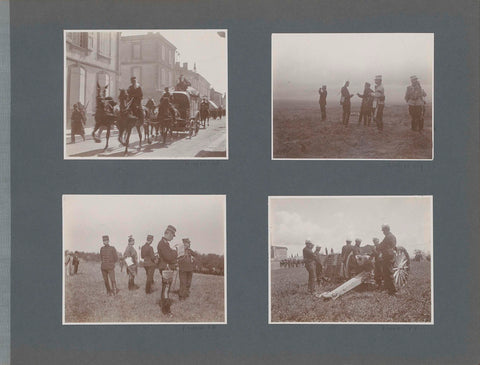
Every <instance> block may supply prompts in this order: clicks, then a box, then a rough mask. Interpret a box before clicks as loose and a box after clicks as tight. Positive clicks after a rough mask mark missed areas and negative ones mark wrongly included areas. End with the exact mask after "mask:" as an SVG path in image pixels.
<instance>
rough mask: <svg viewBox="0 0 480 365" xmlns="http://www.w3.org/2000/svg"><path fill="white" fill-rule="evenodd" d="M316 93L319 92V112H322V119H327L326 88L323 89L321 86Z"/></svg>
mask: <svg viewBox="0 0 480 365" xmlns="http://www.w3.org/2000/svg"><path fill="white" fill-rule="evenodd" d="M318 93H319V94H320V99H319V100H318V103H319V104H320V112H321V113H322V120H325V119H327V109H326V106H327V89H324V88H323V87H322V88H321V89H319V90H318Z"/></svg>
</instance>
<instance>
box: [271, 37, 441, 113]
mask: <svg viewBox="0 0 480 365" xmlns="http://www.w3.org/2000/svg"><path fill="white" fill-rule="evenodd" d="M432 73H433V34H432V33H403V34H402V33H344V34H340V33H339V34H319V33H310V34H273V35H272V79H273V97H274V100H279V99H291V100H310V99H311V100H315V101H317V102H318V89H319V88H320V87H321V86H322V85H327V91H328V92H329V93H328V97H327V105H328V104H330V105H339V101H340V94H339V92H340V89H341V87H342V86H343V85H344V84H345V81H346V80H349V81H350V87H349V90H350V93H351V94H354V93H355V94H356V93H357V92H359V93H362V91H363V88H364V84H365V82H370V83H371V84H372V86H373V85H374V78H375V75H382V76H383V85H384V88H385V96H386V102H387V103H392V104H396V103H404V99H403V98H404V96H405V89H406V87H407V86H408V85H409V84H410V76H412V75H416V76H417V77H418V78H419V80H420V83H421V85H422V87H423V88H424V89H425V92H426V93H427V102H431V100H432V99H431V98H432V77H433V76H432ZM372 89H373V87H372ZM353 102H360V99H359V98H358V97H356V96H355V97H354V98H353V99H352V103H353Z"/></svg>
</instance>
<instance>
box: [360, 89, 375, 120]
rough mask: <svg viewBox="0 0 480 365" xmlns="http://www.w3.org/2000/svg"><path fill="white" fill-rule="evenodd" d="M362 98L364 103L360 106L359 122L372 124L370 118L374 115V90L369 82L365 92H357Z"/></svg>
mask: <svg viewBox="0 0 480 365" xmlns="http://www.w3.org/2000/svg"><path fill="white" fill-rule="evenodd" d="M357 95H358V97H360V98H361V99H362V105H361V106H360V116H359V117H358V124H361V123H362V119H363V125H370V118H371V115H372V105H373V90H372V89H370V84H369V83H368V82H367V83H366V85H365V89H364V90H363V94H357Z"/></svg>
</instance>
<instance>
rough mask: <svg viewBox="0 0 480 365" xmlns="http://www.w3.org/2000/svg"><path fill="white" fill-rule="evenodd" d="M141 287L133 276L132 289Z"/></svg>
mask: <svg viewBox="0 0 480 365" xmlns="http://www.w3.org/2000/svg"><path fill="white" fill-rule="evenodd" d="M138 288H140V287H139V286H138V285H137V284H135V278H132V290H137V289H138Z"/></svg>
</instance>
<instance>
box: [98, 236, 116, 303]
mask: <svg viewBox="0 0 480 365" xmlns="http://www.w3.org/2000/svg"><path fill="white" fill-rule="evenodd" d="M106 237H107V239H108V236H106ZM100 259H101V262H102V263H101V265H100V270H101V271H102V276H103V281H104V282H105V288H106V289H107V294H109V295H110V294H113V295H115V294H117V293H118V289H117V283H116V281H115V263H116V262H117V261H118V256H117V250H116V249H115V247H113V246H110V245H109V244H107V245H105V246H103V247H102V248H101V249H100ZM109 279H110V282H111V284H112V286H111V287H110V283H109Z"/></svg>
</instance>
